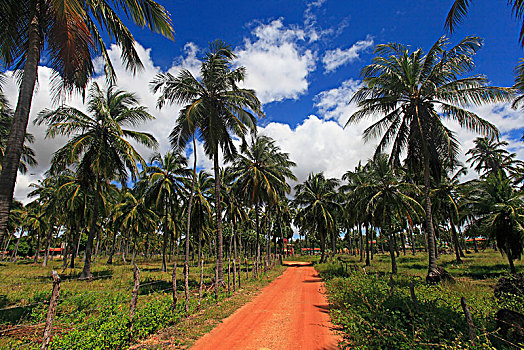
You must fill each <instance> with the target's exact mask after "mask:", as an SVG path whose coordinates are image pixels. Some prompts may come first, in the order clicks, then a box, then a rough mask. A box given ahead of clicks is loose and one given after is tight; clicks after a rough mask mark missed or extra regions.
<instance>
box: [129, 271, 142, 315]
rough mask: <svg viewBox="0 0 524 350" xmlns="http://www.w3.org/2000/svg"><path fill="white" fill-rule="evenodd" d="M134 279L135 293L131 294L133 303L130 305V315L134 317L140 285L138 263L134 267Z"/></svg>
mask: <svg viewBox="0 0 524 350" xmlns="http://www.w3.org/2000/svg"><path fill="white" fill-rule="evenodd" d="M133 279H134V281H135V284H134V286H133V294H132V295H131V304H130V306H129V317H130V318H133V316H135V310H136V302H137V299H138V288H139V287H140V270H139V269H138V266H136V264H135V265H134V268H133Z"/></svg>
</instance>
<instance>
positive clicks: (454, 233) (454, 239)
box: [450, 219, 462, 264]
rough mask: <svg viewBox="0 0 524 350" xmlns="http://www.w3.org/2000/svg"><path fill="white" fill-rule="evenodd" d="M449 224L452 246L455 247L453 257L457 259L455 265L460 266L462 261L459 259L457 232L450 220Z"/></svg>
mask: <svg viewBox="0 0 524 350" xmlns="http://www.w3.org/2000/svg"><path fill="white" fill-rule="evenodd" d="M450 224H451V236H452V237H453V245H454V246H455V257H456V259H457V264H462V259H461V258H460V252H459V249H460V246H459V240H458V235H457V230H456V229H455V224H454V223H453V219H450Z"/></svg>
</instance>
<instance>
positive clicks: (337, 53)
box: [322, 36, 373, 72]
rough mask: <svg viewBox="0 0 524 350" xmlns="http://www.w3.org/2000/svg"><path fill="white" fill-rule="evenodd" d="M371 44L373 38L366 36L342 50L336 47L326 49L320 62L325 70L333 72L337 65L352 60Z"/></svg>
mask: <svg viewBox="0 0 524 350" xmlns="http://www.w3.org/2000/svg"><path fill="white" fill-rule="evenodd" d="M371 46H373V38H372V37H370V36H368V37H366V39H365V40H360V41H357V42H356V43H355V44H353V45H352V46H351V47H349V48H347V49H345V50H343V49H341V48H339V47H338V48H336V49H335V50H329V51H326V53H325V54H324V57H322V63H323V64H324V69H325V70H326V72H333V71H334V70H336V69H337V68H338V67H340V66H343V65H345V64H347V63H351V62H354V61H355V60H357V59H358V58H359V57H360V53H361V52H363V51H365V50H367V49H369V48H370V47H371Z"/></svg>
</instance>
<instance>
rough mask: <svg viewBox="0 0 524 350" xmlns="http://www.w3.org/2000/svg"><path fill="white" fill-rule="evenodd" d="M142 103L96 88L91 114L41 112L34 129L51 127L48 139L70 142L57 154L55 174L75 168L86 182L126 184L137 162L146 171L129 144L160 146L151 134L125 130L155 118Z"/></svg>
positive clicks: (53, 165)
mask: <svg viewBox="0 0 524 350" xmlns="http://www.w3.org/2000/svg"><path fill="white" fill-rule="evenodd" d="M138 103H139V102H138V100H137V98H136V97H135V95H134V94H131V93H128V92H124V91H121V90H117V89H116V88H115V87H114V86H110V87H109V88H108V89H107V90H106V91H104V90H101V89H100V87H99V86H98V84H96V83H94V84H93V86H92V87H91V88H90V93H89V102H88V112H89V113H90V115H89V114H85V113H83V112H81V111H80V110H78V109H76V108H73V107H67V106H64V107H59V108H58V109H56V110H43V111H42V112H40V113H39V115H38V118H37V119H36V120H35V124H38V125H41V124H46V125H48V129H47V133H46V137H55V136H56V135H64V136H68V137H70V140H69V141H68V142H67V143H66V144H65V145H64V146H63V147H62V148H60V149H59V150H58V151H57V152H55V154H54V155H53V158H52V160H51V173H57V172H59V171H61V170H62V169H65V168H67V167H69V166H71V165H75V166H76V168H77V171H78V175H79V176H80V178H82V179H84V180H85V181H87V182H89V181H93V180H94V178H99V179H103V180H105V181H113V180H117V181H119V182H121V183H125V182H126V181H127V179H128V177H129V174H130V175H131V177H132V179H135V178H136V175H137V173H138V165H137V163H142V166H143V167H144V168H145V166H146V162H145V161H144V159H143V158H142V156H141V155H140V154H139V153H138V152H137V151H136V150H135V148H134V147H133V145H132V144H131V143H130V142H129V141H128V140H127V139H132V140H133V141H135V142H137V143H140V144H143V145H145V146H147V147H150V148H154V147H156V146H157V141H156V140H155V138H154V137H153V136H152V135H150V134H148V133H143V132H138V131H133V130H130V129H124V127H125V126H131V127H134V126H137V125H139V124H140V123H142V122H145V121H148V120H151V119H154V117H153V116H152V115H150V114H149V113H148V112H147V110H146V108H145V107H142V106H138Z"/></svg>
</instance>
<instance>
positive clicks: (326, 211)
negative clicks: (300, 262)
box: [295, 173, 341, 263]
mask: <svg viewBox="0 0 524 350" xmlns="http://www.w3.org/2000/svg"><path fill="white" fill-rule="evenodd" d="M338 185H339V181H338V180H337V179H331V178H330V179H326V178H325V177H324V174H322V173H317V174H310V175H309V176H308V178H307V180H306V181H305V182H304V183H302V184H298V185H296V186H295V191H296V195H295V203H296V204H297V206H299V207H300V211H301V214H300V216H301V217H302V218H303V219H302V220H303V222H304V223H305V224H306V227H307V228H309V230H311V231H313V232H314V233H316V234H317V236H318V238H319V239H320V250H321V253H322V256H321V257H320V262H321V263H322V262H324V260H325V250H326V238H327V237H328V235H329V234H330V233H332V232H334V231H335V229H336V227H337V225H336V222H335V219H336V216H337V211H339V210H340V209H341V207H340V204H339V198H338V193H337V187H338Z"/></svg>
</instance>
